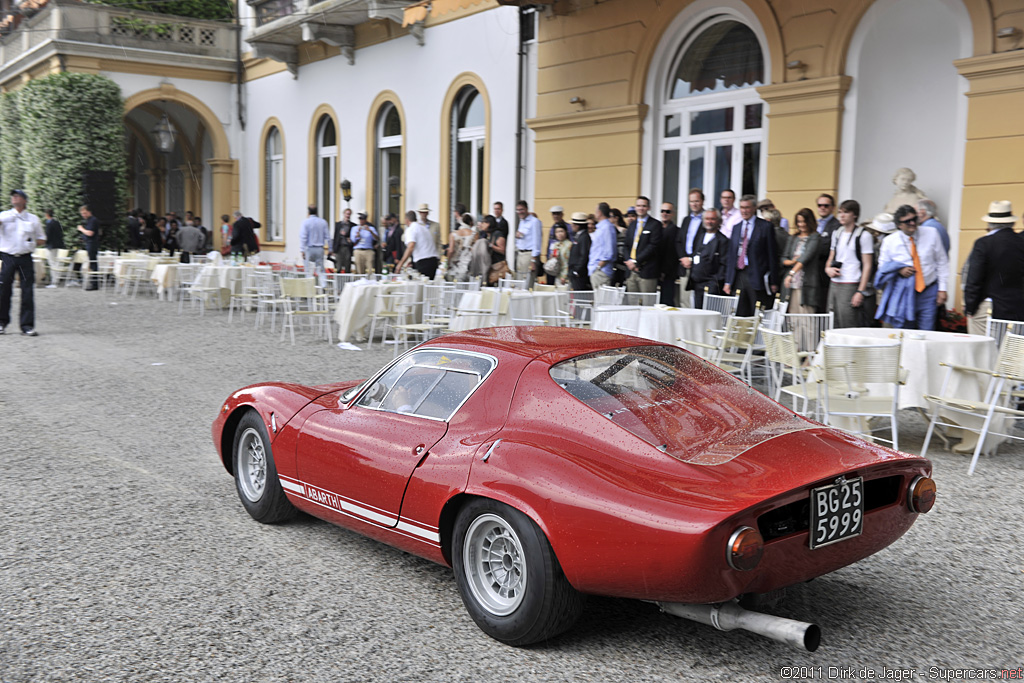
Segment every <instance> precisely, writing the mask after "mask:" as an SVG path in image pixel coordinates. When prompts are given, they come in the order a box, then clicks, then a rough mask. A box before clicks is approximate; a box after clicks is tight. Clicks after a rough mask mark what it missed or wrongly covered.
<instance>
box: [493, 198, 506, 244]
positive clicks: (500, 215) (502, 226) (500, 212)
mask: <svg viewBox="0 0 1024 683" xmlns="http://www.w3.org/2000/svg"><path fill="white" fill-rule="evenodd" d="M504 213H505V205H504V204H502V203H501V202H494V222H495V224H496V225H497V226H498V230H499V231H500V232H501V234H502V235H503V236H504V238H505V239H506V240H507V239H508V221H507V220H505V218H504Z"/></svg>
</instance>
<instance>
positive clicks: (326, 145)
mask: <svg viewBox="0 0 1024 683" xmlns="http://www.w3.org/2000/svg"><path fill="white" fill-rule="evenodd" d="M337 169H338V133H337V130H336V129H335V126H334V119H332V118H331V117H330V116H327V115H326V114H325V115H324V116H322V117H321V118H320V121H319V123H318V124H317V130H316V179H315V181H314V187H316V204H317V206H318V207H319V209H320V217H321V218H323V219H324V220H325V221H327V224H328V225H334V221H336V220H337V219H338V217H337V214H338V207H337V197H338V191H337V187H338V171H337Z"/></svg>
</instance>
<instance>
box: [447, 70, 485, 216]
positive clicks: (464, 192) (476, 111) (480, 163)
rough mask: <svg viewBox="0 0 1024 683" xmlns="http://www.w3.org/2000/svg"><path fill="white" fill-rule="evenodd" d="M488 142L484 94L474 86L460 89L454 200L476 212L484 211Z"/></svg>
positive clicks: (454, 146) (455, 116)
mask: <svg viewBox="0 0 1024 683" xmlns="http://www.w3.org/2000/svg"><path fill="white" fill-rule="evenodd" d="M486 145H487V126H486V113H485V111H484V98H483V97H482V96H481V95H480V93H479V91H477V89H476V88H474V87H473V86H466V87H465V88H463V89H462V90H461V91H459V94H458V97H456V99H455V106H454V107H452V152H451V153H452V165H451V168H452V171H451V173H452V177H451V188H452V189H451V192H452V197H451V199H452V203H451V205H452V206H453V207H454V206H455V205H456V204H459V203H461V204H465V205H466V207H467V208H468V209H469V212H470V213H472V214H473V215H474V216H482V215H483V214H484V213H485V211H484V205H483V202H484V158H485V155H484V149H485V147H486Z"/></svg>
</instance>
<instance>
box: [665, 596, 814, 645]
mask: <svg viewBox="0 0 1024 683" xmlns="http://www.w3.org/2000/svg"><path fill="white" fill-rule="evenodd" d="M657 605H658V607H660V608H661V610H662V611H663V612H667V613H668V614H671V615H673V616H677V617H682V618H683V619H690V620H692V621H697V622H700V623H702V624H707V625H708V626H713V627H715V628H716V629H718V630H719V631H732V630H734V629H738V628H739V629H743V630H744V631H750V632H752V633H756V634H758V635H762V636H766V637H768V638H771V639H772V640H777V641H779V642H780V643H786V644H787V645H792V646H793V647H795V648H798V649H801V650H806V651H807V652H814V651H815V650H817V649H818V645H820V644H821V629H820V628H819V627H818V626H817V625H816V624H808V623H806V622H803V621H795V620H793V619H784V618H783V617H776V616H773V615H771V614H764V613H762V612H751V611H750V610H746V609H743V608H742V607H740V606H739V605H738V604H736V602H735V601H734V602H722V603H718V604H714V605H694V604H689V603H683V602H659V603H657Z"/></svg>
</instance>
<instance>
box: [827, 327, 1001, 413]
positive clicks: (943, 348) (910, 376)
mask: <svg viewBox="0 0 1024 683" xmlns="http://www.w3.org/2000/svg"><path fill="white" fill-rule="evenodd" d="M900 334H902V335H903V351H902V352H901V353H900V365H902V366H903V367H904V368H906V369H907V383H906V384H905V385H904V386H902V387H900V402H899V407H900V408H901V409H903V408H914V407H920V408H926V407H928V405H929V404H928V402H927V401H925V400H924V395H925V394H938V393H939V390H940V389H942V379H943V377H945V374H946V369H945V368H943V367H940V366H939V363H943V362H944V363H956V364H958V365H969V366H972V367H978V368H991V367H994V365H995V360H996V355H997V353H998V350H997V349H996V342H995V340H994V339H992V338H991V337H983V336H980V335H976V334H954V333H952V332H918V331H915V330H892V329H889V328H881V327H847V328H841V329H837V330H828V331H827V332H825V341H824V343H828V344H838V345H860V344H884V343H886V342H895V341H898V340H899V338H900ZM818 350H819V351H820V350H821V347H820V346H819V348H818ZM819 358H820V356H819ZM986 386H987V382H986V381H985V378H980V379H977V380H976V379H973V378H965V381H958V380H957V378H956V376H955V375H954V379H953V381H952V382H951V383H950V390H952V391H953V392H954V393H955V394H956V395H957V396H961V397H963V398H967V399H977V398H981V397H982V395H983V394H984V391H985V388H986Z"/></svg>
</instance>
